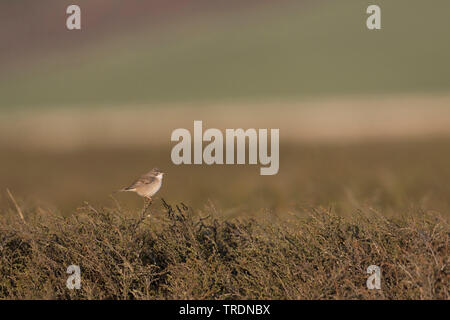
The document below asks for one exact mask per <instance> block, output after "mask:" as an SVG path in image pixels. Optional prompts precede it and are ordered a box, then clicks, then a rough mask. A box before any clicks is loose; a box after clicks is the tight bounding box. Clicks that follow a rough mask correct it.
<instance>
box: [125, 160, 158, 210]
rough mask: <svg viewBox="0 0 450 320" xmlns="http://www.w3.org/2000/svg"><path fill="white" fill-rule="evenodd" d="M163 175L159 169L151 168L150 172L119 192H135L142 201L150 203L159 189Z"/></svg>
mask: <svg viewBox="0 0 450 320" xmlns="http://www.w3.org/2000/svg"><path fill="white" fill-rule="evenodd" d="M163 175H164V173H163V172H161V171H160V170H159V169H157V168H153V169H152V170H151V171H150V172H148V173H146V174H144V175H142V176H141V177H140V178H139V179H137V180H136V181H135V182H133V183H132V184H131V185H130V186H129V187H126V188H123V189H121V190H119V192H124V191H132V192H136V193H137V194H138V195H140V196H141V197H144V201H145V200H146V199H147V200H149V201H150V202H151V201H152V197H153V195H155V193H157V192H158V191H159V189H160V188H161V185H162V178H163Z"/></svg>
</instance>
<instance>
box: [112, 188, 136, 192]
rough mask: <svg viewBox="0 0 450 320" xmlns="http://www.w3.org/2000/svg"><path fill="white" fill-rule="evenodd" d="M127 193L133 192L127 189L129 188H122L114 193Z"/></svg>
mask: <svg viewBox="0 0 450 320" xmlns="http://www.w3.org/2000/svg"><path fill="white" fill-rule="evenodd" d="M126 191H132V190H131V189H129V188H128V187H127V188H122V189H119V190H116V191H114V192H113V193H119V192H126Z"/></svg>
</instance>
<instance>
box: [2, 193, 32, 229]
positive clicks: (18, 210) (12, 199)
mask: <svg viewBox="0 0 450 320" xmlns="http://www.w3.org/2000/svg"><path fill="white" fill-rule="evenodd" d="M6 193H8V196H9V198H10V199H11V201H12V202H13V203H14V206H15V207H16V210H17V213H18V214H19V217H20V219H22V221H23V223H25V224H27V222H26V221H25V218H24V216H23V213H22V210H21V209H20V207H19V205H18V204H17V202H16V199H14V197H13V195H12V193H11V191H9V189H8V188H6Z"/></svg>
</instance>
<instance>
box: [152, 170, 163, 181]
mask: <svg viewBox="0 0 450 320" xmlns="http://www.w3.org/2000/svg"><path fill="white" fill-rule="evenodd" d="M151 173H152V174H153V175H154V176H155V177H157V178H160V179H161V178H162V177H163V175H164V172H162V171H161V170H159V169H158V168H153V169H152V171H151Z"/></svg>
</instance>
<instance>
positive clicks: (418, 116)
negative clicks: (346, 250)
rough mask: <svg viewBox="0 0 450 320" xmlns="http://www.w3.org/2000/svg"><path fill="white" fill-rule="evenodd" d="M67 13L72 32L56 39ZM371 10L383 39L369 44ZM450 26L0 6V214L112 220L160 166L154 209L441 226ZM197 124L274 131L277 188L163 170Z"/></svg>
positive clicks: (328, 4) (318, 2) (223, 6)
mask: <svg viewBox="0 0 450 320" xmlns="http://www.w3.org/2000/svg"><path fill="white" fill-rule="evenodd" d="M70 4H77V5H79V6H80V7H81V23H82V30H80V31H68V30H67V29H66V18H67V14H66V8H67V7H68V6H69V5H70ZM371 4H378V5H379V6H380V7H381V10H382V11H381V12H382V30H376V31H370V30H368V29H367V28H366V19H367V17H368V15H367V14H366V9H367V7H368V6H369V5H371ZM449 12H450V2H449V1H447V0H434V1H432V3H430V2H427V1H423V0H396V1H388V0H377V1H361V0H342V1H332V0H314V1H313V0H297V1H293V0H280V1H269V0H240V1H237V0H236V1H235V0H227V1H219V0H192V1H186V0H171V1H164V0H150V1H140V0H128V1H119V0H89V1H88V0H78V1H65V0H58V1H56V0H55V1H51V0H41V1H31V0H21V1H6V0H3V1H0V155H1V157H0V205H1V207H11V203H10V202H9V200H8V199H7V197H6V194H5V190H6V188H9V189H10V190H11V192H12V193H13V194H14V196H15V197H16V198H17V199H19V201H20V203H21V205H22V206H24V207H27V208H30V209H33V208H37V207H40V208H51V209H53V210H57V211H61V212H63V213H70V212H74V210H75V208H76V207H78V206H80V205H82V204H83V201H89V202H90V203H94V204H101V205H109V206H111V205H113V202H112V199H111V198H110V197H109V195H110V194H111V193H112V192H113V191H115V190H117V189H119V188H121V187H124V186H126V185H128V184H129V183H131V182H132V181H133V179H135V178H136V177H137V176H139V175H140V174H142V173H144V172H146V171H148V170H149V169H150V168H152V167H154V166H157V167H159V168H161V169H162V170H163V171H165V172H168V175H167V177H166V178H165V181H164V186H163V189H162V190H161V192H160V194H159V195H160V196H162V197H164V198H165V199H166V200H167V201H169V202H180V201H183V202H184V203H186V204H188V205H191V206H193V207H195V208H199V209H200V208H202V207H204V206H207V205H212V204H214V205H215V206H217V207H218V208H220V210H223V212H225V213H226V214H228V215H231V216H233V215H242V214H243V213H246V214H255V213H256V212H259V211H267V210H268V211H270V212H272V213H274V214H280V213H286V212H290V211H298V210H301V208H304V207H308V206H312V205H323V206H332V207H334V208H336V210H337V211H338V212H340V213H343V214H345V213H351V212H352V211H354V210H357V209H358V208H359V207H361V206H370V207H373V208H374V209H376V210H380V212H383V213H385V214H397V213H402V212H406V211H408V210H411V208H416V209H419V210H437V211H440V212H442V213H444V214H447V215H448V211H449V210H448V209H449V208H450V187H449V181H450V169H449V166H448V164H449V163H450V148H449V147H450V62H449V57H450V42H449V41H448V39H449V33H450V13H449ZM194 120H203V123H204V127H205V128H219V129H225V128H240V127H242V128H244V129H247V128H279V129H280V139H281V145H280V163H281V164H280V171H279V174H278V175H276V176H270V177H269V176H260V175H259V165H252V166H250V165H245V166H237V165H236V166H206V165H203V166H194V165H192V166H185V165H181V166H175V165H173V164H172V163H171V160H170V150H171V147H172V146H173V145H174V144H173V143H171V142H170V135H171V132H172V131H173V130H174V129H176V128H187V129H189V130H190V131H191V132H192V130H193V121H194ZM116 198H117V200H118V201H119V202H120V203H121V204H122V205H123V206H124V207H127V208H137V207H139V206H141V205H142V200H141V199H139V198H138V197H137V196H135V195H134V194H119V195H116ZM158 205H159V204H158Z"/></svg>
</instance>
